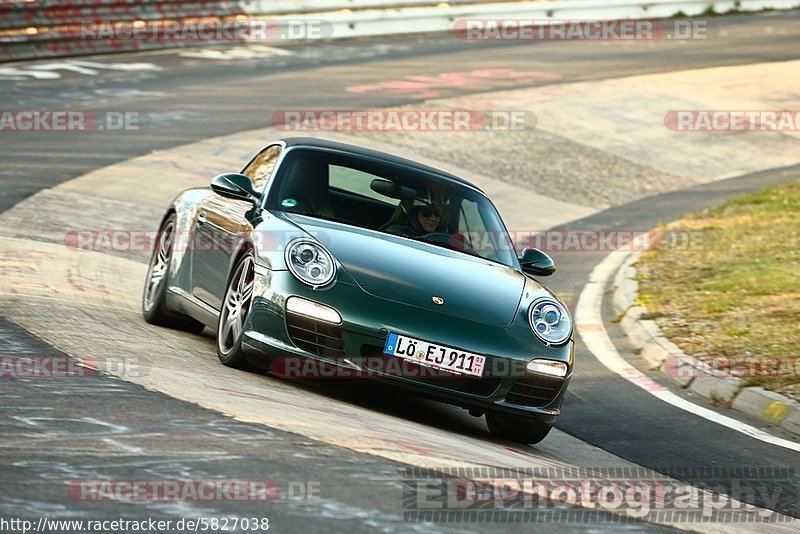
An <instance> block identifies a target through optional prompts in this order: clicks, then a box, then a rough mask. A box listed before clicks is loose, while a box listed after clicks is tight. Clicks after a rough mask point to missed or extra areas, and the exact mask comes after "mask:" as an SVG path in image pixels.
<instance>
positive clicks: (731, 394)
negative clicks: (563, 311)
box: [613, 252, 800, 435]
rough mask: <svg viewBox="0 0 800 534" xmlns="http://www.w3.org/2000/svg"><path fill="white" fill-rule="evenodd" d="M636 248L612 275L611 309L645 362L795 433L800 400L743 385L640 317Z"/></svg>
mask: <svg viewBox="0 0 800 534" xmlns="http://www.w3.org/2000/svg"><path fill="white" fill-rule="evenodd" d="M639 255H640V253H639V252H634V253H632V254H629V255H628V257H627V258H625V259H624V261H623V263H622V264H621V266H620V267H619V269H618V270H617V273H616V275H615V277H614V296H613V306H614V311H615V312H616V313H618V314H620V316H621V320H620V326H621V327H622V330H623V331H624V332H625V334H626V335H627V337H628V340H629V341H630V342H631V345H633V348H634V350H635V351H638V352H639V356H641V357H642V358H644V359H645V360H646V361H647V362H648V364H649V365H650V368H651V369H653V370H656V369H657V370H661V371H662V372H664V373H665V374H666V375H667V377H669V379H670V380H672V381H673V382H675V383H676V384H677V385H679V386H680V387H682V388H684V389H688V390H690V391H692V392H693V393H696V394H698V395H701V396H703V397H706V398H708V399H710V400H715V401H723V402H725V403H727V404H728V405H730V407H731V408H733V409H734V410H737V411H740V412H742V413H745V414H747V415H750V416H753V417H757V418H759V419H760V420H762V421H764V422H767V423H770V424H773V425H776V426H779V427H780V428H782V429H784V430H787V431H789V432H792V433H794V434H797V435H800V403H798V402H797V401H795V400H793V399H791V398H789V397H787V396H785V395H781V394H779V393H775V392H773V391H768V390H765V389H764V388H761V387H744V381H743V380H742V379H740V378H737V377H735V376H731V375H730V374H727V373H725V372H723V371H720V370H717V369H712V368H711V367H710V366H709V365H708V364H706V363H704V362H702V361H701V360H698V359H697V358H695V357H693V356H688V355H686V354H684V353H683V351H681V349H680V348H678V347H677V346H676V345H675V344H674V343H672V342H671V341H669V340H668V339H667V338H666V337H664V336H663V335H662V333H661V331H660V330H659V328H658V326H657V325H656V323H655V321H652V320H648V319H643V318H642V317H643V316H645V314H646V312H647V310H646V309H645V307H644V306H642V304H641V303H640V302H639V299H638V297H639V283H638V282H637V280H636V273H637V271H636V267H635V265H636V262H637V261H638V259H639Z"/></svg>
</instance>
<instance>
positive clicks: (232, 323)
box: [216, 251, 255, 370]
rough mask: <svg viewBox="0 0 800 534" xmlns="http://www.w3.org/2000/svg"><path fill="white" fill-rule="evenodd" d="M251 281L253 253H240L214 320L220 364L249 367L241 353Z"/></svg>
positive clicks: (251, 296) (253, 270) (253, 265)
mask: <svg viewBox="0 0 800 534" xmlns="http://www.w3.org/2000/svg"><path fill="white" fill-rule="evenodd" d="M254 281H255V262H254V259H253V253H252V252H250V251H246V252H244V253H243V254H242V255H241V257H239V259H238V260H237V261H236V265H235V266H234V268H233V270H232V271H231V275H230V276H229V277H228V287H227V288H226V289H225V296H224V297H223V299H222V309H221V310H220V312H219V322H218V323H217V342H216V345H217V356H218V357H219V361H220V362H222V364H223V365H227V366H228V367H235V368H236V369H244V370H250V369H251V366H250V364H249V363H248V361H247V355H246V354H245V353H244V352H242V338H243V337H244V324H245V322H246V321H247V316H248V314H249V313H250V307H251V305H252V301H253V283H254Z"/></svg>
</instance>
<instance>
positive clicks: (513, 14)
mask: <svg viewBox="0 0 800 534" xmlns="http://www.w3.org/2000/svg"><path fill="white" fill-rule="evenodd" d="M709 7H712V8H713V9H714V10H715V11H716V12H721V13H724V12H727V11H731V10H734V9H735V10H740V11H758V10H762V9H793V8H798V7H800V0H605V1H598V0H561V1H546V0H544V1H537V2H527V1H526V2H509V1H508V0H482V2H481V3H479V4H477V3H474V2H471V1H469V0H448V1H447V2H446V3H443V2H437V1H436V0H209V1H197V0H167V1H155V0H143V1H142V0H139V1H133V0H33V1H28V2H18V1H14V2H0V61H15V60H25V59H33V58H40V57H60V56H61V57H63V56H76V55H87V54H100V53H109V52H129V51H139V50H152V49H163V48H171V47H181V46H197V45H199V44H213V43H219V42H231V41H234V42H248V39H247V38H242V39H236V38H234V39H222V40H215V39H201V40H198V39H176V38H174V37H171V38H170V37H169V35H167V34H165V33H164V31H163V29H164V25H165V24H176V25H187V24H196V25H197V24H200V23H202V24H204V25H205V27H210V28H221V27H223V26H224V25H225V24H231V23H236V24H238V25H240V26H246V25H247V24H248V21H251V22H253V21H254V22H258V23H262V24H263V23H265V22H266V23H274V24H277V23H278V21H283V22H287V21H297V22H303V21H305V22H306V23H309V24H310V23H313V22H317V23H319V24H323V25H324V26H325V29H326V31H324V32H322V34H321V35H318V36H317V38H324V39H331V38H349V37H360V36H369V35H388V34H400V33H414V32H444V31H451V30H452V29H453V26H454V23H455V22H456V21H457V20H459V19H465V18H523V19H535V20H547V19H553V20H555V19H573V20H577V19H587V20H601V19H606V20H608V19H631V18H662V17H671V16H673V15H675V14H676V13H678V12H681V13H684V14H686V15H690V16H693V15H699V14H702V13H705V12H706V11H707V10H708V9H709ZM93 24H94V25H98V24H102V25H106V26H108V25H114V24H118V25H126V24H127V25H128V26H129V27H133V28H136V29H137V30H139V31H140V32H141V34H142V35H145V37H143V38H142V37H140V38H128V39H124V38H118V36H105V37H104V36H102V35H100V36H97V35H92V34H91V32H89V35H87V32H86V29H87V26H91V25H93ZM307 38H308V36H307V35H302V34H299V35H295V36H292V35H288V36H287V35H277V34H273V39H271V42H270V43H268V44H276V43H277V44H280V42H281V41H283V42H285V41H286V40H298V39H299V40H302V39H307ZM261 39H262V40H261V42H264V40H263V34H262V38H261ZM267 40H270V39H267Z"/></svg>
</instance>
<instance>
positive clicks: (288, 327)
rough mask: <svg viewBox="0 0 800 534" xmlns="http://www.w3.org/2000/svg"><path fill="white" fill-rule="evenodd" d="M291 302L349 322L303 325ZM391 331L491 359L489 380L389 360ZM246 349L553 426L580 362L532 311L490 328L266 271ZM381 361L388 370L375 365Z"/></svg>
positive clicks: (353, 289) (259, 277)
mask: <svg viewBox="0 0 800 534" xmlns="http://www.w3.org/2000/svg"><path fill="white" fill-rule="evenodd" d="M291 296H298V297H302V298H305V299H308V300H311V301H315V302H318V303H320V304H324V305H326V306H330V307H332V308H335V309H336V310H337V311H338V312H339V313H340V315H341V317H342V323H341V324H340V325H330V324H325V323H322V324H313V325H309V324H307V322H308V321H309V320H308V319H305V318H300V320H299V322H298V317H297V316H295V315H294V314H287V312H286V300H287V299H288V298H289V297H291ZM304 321H306V322H305V323H304ZM311 322H313V321H311ZM389 332H395V333H398V334H402V335H406V336H410V337H414V338H418V339H425V340H429V341H431V342H434V343H438V344H441V345H445V346H449V347H453V348H458V349H461V350H464V351H468V352H472V353H477V354H482V355H485V356H486V358H487V360H486V368H485V371H484V376H483V377H481V378H473V377H462V376H453V375H449V374H447V373H442V372H436V371H435V370H434V371H433V372H430V371H431V370H430V369H429V368H423V367H421V366H418V365H416V364H413V363H412V364H406V363H404V364H403V365H402V366H398V365H397V361H398V358H395V357H392V356H386V355H384V354H383V347H384V343H385V340H386V337H387V335H388V334H389ZM315 340H316V341H318V343H314V341H315ZM243 347H244V349H245V350H246V351H248V352H251V353H255V354H259V355H263V356H266V357H267V358H269V359H273V360H275V359H280V358H291V359H294V360H298V359H309V360H312V361H315V362H319V363H320V364H321V365H324V366H326V367H333V368H339V369H343V370H346V371H348V372H345V373H335V372H334V373H328V374H327V375H326V376H331V377H337V376H347V377H350V376H370V377H371V378H375V379H378V380H382V381H386V382H387V383H389V384H392V385H395V386H400V387H403V388H406V389H411V390H413V391H415V393H416V394H418V395H420V396H425V397H429V398H434V399H437V400H440V401H444V402H447V403H450V404H455V405H458V406H462V407H464V408H468V409H471V410H477V411H479V412H485V411H488V410H495V411H504V412H507V413H513V414H516V415H528V416H531V417H534V418H536V419H537V420H539V421H540V422H541V423H544V424H552V423H554V422H555V420H556V418H557V417H558V415H559V413H560V407H561V403H562V402H563V398H564V394H565V392H566V389H567V386H568V383H569V380H570V377H571V373H572V368H573V363H574V343H573V342H572V341H571V340H570V341H569V342H567V343H565V344H563V345H560V346H557V347H547V346H545V345H544V344H542V343H541V342H540V341H539V340H538V338H536V336H535V335H534V334H533V333H532V332H531V330H530V326H529V325H528V323H527V313H526V310H521V312H520V313H519V314H518V317H516V318H515V320H514V321H513V322H512V324H511V325H510V326H508V327H505V328H497V327H490V326H487V325H485V324H481V323H478V322H473V321H467V320H465V319H460V318H456V317H453V316H450V315H447V314H443V313H436V312H434V311H431V310H427V309H424V308H420V307H416V306H412V305H407V304H398V303H396V302H392V301H388V300H385V299H381V298H379V297H374V296H371V295H369V294H366V293H365V292H363V291H362V290H361V289H360V288H359V287H358V286H356V285H354V284H348V283H343V282H341V281H339V282H337V283H336V284H334V285H333V286H332V287H330V288H327V289H324V290H316V291H315V290H313V289H311V288H310V287H308V286H305V285H304V284H302V283H300V282H298V281H297V280H296V279H295V278H294V277H293V276H292V275H291V274H290V273H289V272H288V271H268V270H266V269H260V270H259V271H258V272H257V274H256V285H255V290H254V298H253V307H252V310H251V312H250V314H249V316H248V319H247V324H246V325H245V335H244V341H243ZM534 358H547V359H551V360H557V361H562V362H565V363H567V365H568V369H569V370H568V374H567V376H566V377H565V379H563V380H561V379H547V378H546V377H540V376H538V375H536V376H534V375H532V374H531V373H528V372H526V371H525V370H524V366H525V364H527V363H528V362H529V361H530V360H532V359H534ZM381 362H383V364H382V365H376V364H381ZM295 369H296V370H297V369H300V367H298V366H295ZM302 369H309V368H308V367H303V368H302ZM314 369H319V367H314ZM426 369H427V372H426ZM398 370H399V371H400V372H397V371H398ZM278 372H279V373H280V371H278ZM301 376H302V375H301ZM310 376H315V375H313V374H312V375H310ZM316 376H319V375H316Z"/></svg>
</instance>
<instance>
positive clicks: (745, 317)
mask: <svg viewBox="0 0 800 534" xmlns="http://www.w3.org/2000/svg"><path fill="white" fill-rule="evenodd" d="M661 230H662V231H663V232H664V236H663V238H662V239H661V240H659V242H658V243H656V244H655V246H654V247H653V248H652V249H651V250H650V251H648V252H646V253H644V254H642V256H641V259H640V261H639V273H640V281H639V288H640V300H641V302H642V304H643V305H644V306H646V307H647V310H648V312H649V313H650V314H651V315H652V317H653V318H654V319H655V320H656V323H657V324H658V326H659V327H660V328H661V330H662V331H663V333H664V334H665V335H666V336H667V337H668V338H669V339H671V340H672V341H673V342H674V343H675V344H676V345H678V346H679V347H680V348H681V349H682V350H683V351H684V352H685V353H686V354H689V355H693V356H695V357H697V358H699V359H703V360H705V361H708V362H710V363H712V364H713V366H714V367H716V368H719V369H721V370H725V371H727V372H729V373H730V374H732V375H734V376H740V377H742V378H744V379H745V380H746V383H747V385H760V386H763V387H765V388H767V389H771V390H773V391H780V392H783V393H786V394H788V395H790V396H792V397H794V398H798V399H800V251H798V245H800V182H795V183H792V184H788V185H784V186H781V187H771V188H768V189H765V190H762V191H759V192H757V193H753V194H748V195H744V196H741V197H737V198H735V199H732V200H730V201H728V202H726V203H725V204H723V205H721V206H719V207H717V208H714V209H711V210H706V211H704V212H702V213H697V214H693V215H689V216H687V217H684V218H682V219H680V220H678V221H676V222H674V223H671V224H670V225H668V226H666V227H663V228H661Z"/></svg>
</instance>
